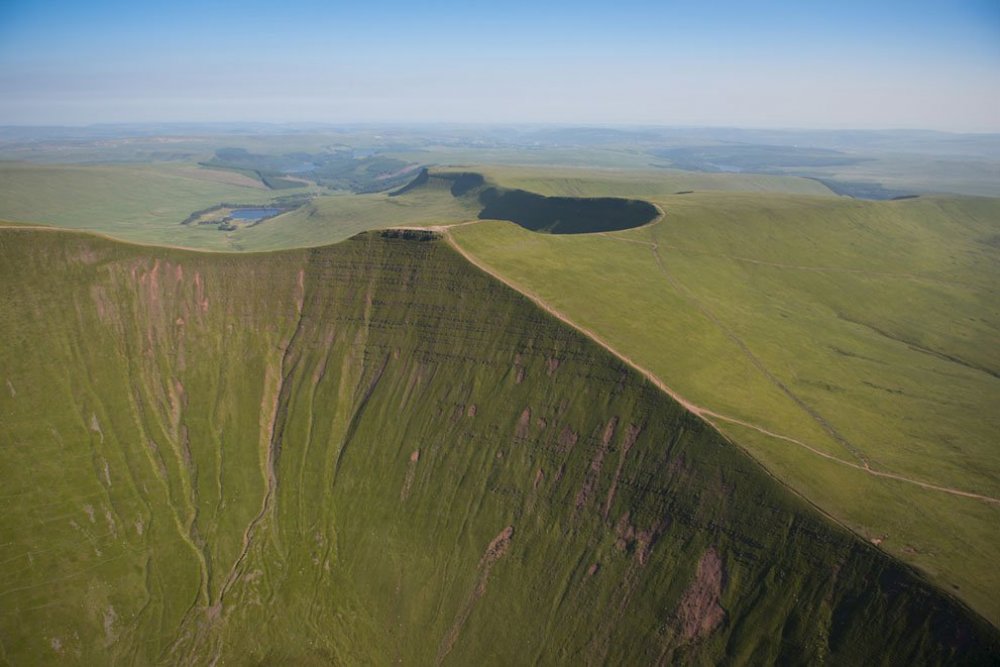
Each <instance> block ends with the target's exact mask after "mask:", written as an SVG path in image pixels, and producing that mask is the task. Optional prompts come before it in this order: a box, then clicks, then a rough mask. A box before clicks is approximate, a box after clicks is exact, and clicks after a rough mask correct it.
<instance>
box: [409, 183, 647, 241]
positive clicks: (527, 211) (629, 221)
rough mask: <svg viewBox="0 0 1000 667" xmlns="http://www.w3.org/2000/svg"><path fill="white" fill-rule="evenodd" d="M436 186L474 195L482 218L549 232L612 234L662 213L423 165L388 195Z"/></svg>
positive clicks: (638, 204)
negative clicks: (550, 194) (516, 187)
mask: <svg viewBox="0 0 1000 667" xmlns="http://www.w3.org/2000/svg"><path fill="white" fill-rule="evenodd" d="M435 182H436V183H435ZM434 185H436V186H438V187H442V186H443V187H446V188H447V189H448V191H449V192H450V193H451V195H452V196H453V197H466V196H469V197H472V196H475V197H476V198H477V200H478V202H479V205H480V206H482V209H481V210H480V211H479V216H478V217H479V219H480V220H508V221H510V222H513V223H516V224H518V225H520V226H522V227H524V228H525V229H529V230H531V231H533V232H540V233H545V234H594V233H597V232H614V231H620V230H623V229H632V228H633V227H641V226H642V225H646V224H649V223H650V222H652V221H653V220H655V219H656V217H657V216H658V215H659V209H657V208H656V207H655V206H653V205H652V204H650V203H649V202H646V201H642V200H638V199H622V198H619V197H547V196H545V195H540V194H537V193H534V192H528V191H527V190H511V189H507V188H501V187H496V186H488V185H487V183H486V179H484V178H483V176H482V175H481V174H477V173H474V172H446V173H433V174H432V173H430V172H429V171H428V170H427V169H424V170H422V171H421V172H420V174H419V175H418V176H417V177H416V178H415V179H414V180H413V181H412V182H410V183H409V184H408V185H406V186H404V187H402V188H400V189H399V190H396V191H395V192H393V193H391V195H390V196H399V195H403V194H405V193H407V192H410V191H412V190H416V189H418V188H421V187H431V186H434Z"/></svg>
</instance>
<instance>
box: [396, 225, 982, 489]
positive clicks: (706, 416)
mask: <svg viewBox="0 0 1000 667" xmlns="http://www.w3.org/2000/svg"><path fill="white" fill-rule="evenodd" d="M662 218H663V214H662V211H661V215H660V217H658V218H657V220H655V221H654V222H652V223H650V224H655V223H656V222H659V221H660V220H661V219H662ZM479 222H483V221H482V220H472V221H469V222H463V223H459V224H458V225H437V226H433V227H419V228H418V227H392V228H391V229H413V230H415V229H421V230H424V231H432V232H436V233H438V234H440V235H441V236H442V238H443V239H444V240H445V241H446V242H447V243H448V245H450V246H451V247H452V248H453V249H454V250H455V251H456V252H458V253H459V254H460V255H462V257H464V258H465V259H466V260H467V261H469V262H470V263H471V264H472V265H473V266H475V267H476V268H478V269H479V270H481V271H483V272H485V273H487V274H489V275H490V276H492V277H493V278H496V279H497V280H499V281H500V282H502V283H503V284H505V285H507V286H508V287H510V288H511V289H513V290H515V291H517V292H519V293H521V294H523V295H524V296H526V297H527V298H528V299H530V300H531V301H532V302H533V303H534V304H535V305H537V306H538V307H540V308H542V309H543V310H544V311H545V312H547V313H548V314H550V315H552V316H553V317H555V318H556V319H558V320H560V321H561V322H563V323H564V324H567V325H569V326H571V327H573V328H574V329H576V330H577V331H579V332H580V333H582V334H584V335H585V336H587V337H588V338H590V339H591V340H593V341H594V342H595V343H597V344H598V345H600V346H601V347H603V348H604V349H605V350H607V351H608V352H610V353H611V354H613V355H614V356H615V357H616V358H618V359H619V360H621V361H623V362H624V363H626V364H628V365H629V366H631V367H632V368H633V369H634V370H636V371H638V372H639V373H641V374H642V375H643V376H644V377H645V378H646V379H647V380H649V381H650V382H652V383H653V385H655V386H656V387H657V388H658V389H659V390H660V391H662V392H663V393H665V394H667V395H668V396H670V398H672V399H673V400H675V401H676V402H677V403H679V404H680V405H681V406H683V407H684V408H685V409H686V410H687V411H689V412H691V413H692V414H694V415H695V416H696V417H698V418H700V419H701V420H703V421H704V422H706V423H707V424H708V425H709V426H711V427H712V428H713V429H715V430H716V431H717V432H719V433H720V434H721V435H722V436H723V437H724V438H726V440H728V441H730V442H733V440H732V438H730V437H729V436H727V435H726V434H725V433H723V432H722V430H721V429H720V428H719V425H718V424H717V423H716V422H715V421H714V420H719V421H725V422H729V423H731V424H736V425H739V426H743V427H745V428H749V429H752V430H754V431H757V432H758V433H761V434H763V435H766V436H768V437H771V438H776V439H779V440H784V441H786V442H790V443H792V444H795V445H797V446H799V447H801V448H803V449H805V450H807V451H809V452H811V453H813V454H815V455H817V456H820V457H822V458H824V459H827V460H829V461H832V462H834V463H838V464H840V465H843V466H846V467H849V468H853V469H855V470H859V471H861V472H864V473H867V474H869V475H872V476H873V477H881V478H883V479H891V480H894V481H897V482H902V483H905V484H911V485H914V486H918V487H920V488H923V489H927V490H929V491H937V492H940V493H947V494H949V495H953V496H959V497H963V498H970V499H974V500H979V501H982V502H985V503H989V504H992V505H1000V498H996V497H993V496H988V495H985V494H980V493H975V492H972V491H964V490H962V489H956V488H952V487H948V486H942V485H939V484H933V483H931V482H926V481H923V480H919V479H913V478H911V477H906V476H904V475H899V474H896V473H893V472H888V471H882V470H876V469H873V468H872V467H871V466H869V465H868V463H867V462H863V463H855V462H853V461H848V460H846V459H842V458H840V457H837V456H833V455H832V454H828V453H826V452H824V451H822V450H820V449H817V448H815V447H813V446H811V445H809V444H807V443H805V442H802V441H801V440H797V439H796V438H792V437H790V436H787V435H782V434H780V433H775V432H773V431H769V430H767V429H765V428H764V427H762V426H759V425H757V424H752V423H750V422H746V421H743V420H741V419H737V418H735V417H730V416H727V415H723V414H720V413H718V412H715V411H713V410H710V409H708V408H706V407H704V406H701V405H697V404H696V403H693V402H691V401H690V400H688V399H686V398H684V397H683V396H682V395H681V394H679V393H678V392H677V391H675V390H674V389H672V388H671V387H670V386H668V385H667V384H666V382H664V381H663V380H662V379H660V378H659V377H658V376H657V375H656V374H655V373H653V372H652V371H650V370H649V369H647V368H644V367H643V366H641V365H639V364H638V363H636V362H635V361H634V360H632V359H631V358H630V357H628V356H627V355H625V354H623V353H622V352H620V351H619V350H617V349H616V348H614V347H613V346H612V345H611V344H610V343H609V342H607V341H606V340H604V339H603V338H601V336H599V335H598V334H597V333H596V332H594V331H593V330H591V329H588V328H587V327H584V326H582V325H580V324H578V323H577V322H575V321H573V320H572V319H571V318H570V317H569V316H567V315H566V314H564V313H562V312H561V311H559V310H557V309H556V308H555V307H553V306H552V305H551V304H549V303H548V302H547V301H545V300H544V299H542V298H541V297H540V296H539V295H537V294H535V293H534V292H532V291H531V290H528V289H526V288H524V287H522V286H521V285H519V284H517V283H516V282H514V281H513V280H511V279H509V278H508V277H506V276H504V275H503V274H501V273H499V272H498V271H496V270H495V269H493V268H492V267H490V266H488V265H487V264H485V263H484V262H482V261H481V260H479V258H477V257H475V256H474V255H473V254H472V253H470V252H468V251H467V250H465V249H464V248H462V246H461V245H460V244H459V243H458V242H457V241H456V240H455V238H454V236H452V235H451V234H450V228H451V227H458V226H465V225H472V224H477V223H479ZM642 243H645V244H647V245H648V242H642ZM734 444H735V443H734ZM737 446H738V445H737ZM740 449H742V450H743V451H744V452H747V450H746V449H745V448H743V447H740ZM747 454H748V455H750V456H751V457H752V455H751V454H750V453H749V452H747Z"/></svg>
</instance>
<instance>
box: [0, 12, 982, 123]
mask: <svg viewBox="0 0 1000 667" xmlns="http://www.w3.org/2000/svg"><path fill="white" fill-rule="evenodd" d="M230 121H262V122H279V123H281V122H290V123H294V122H327V123H358V122H371V123H383V122H385V123H400V122H463V123H517V122H525V123H559V124H605V125H632V124H637V125H674V126H731V127H732V126H738V127H768V128H770V127H786V128H834V129H839V128H871V129H890V128H907V129H936V130H948V131H958V132H998V131H1000V0H976V1H973V0H968V1H967V0H950V1H949V0H940V1H937V2H925V1H924V0H909V1H906V2H895V1H884V2H880V1H879V0H868V1H867V2H856V1H854V0H837V1H827V2H818V1H816V2H814V1H813V0H795V1H788V2H753V1H752V0H744V1H742V2H727V1H718V2H713V1H712V0H700V1H695V0H688V1H685V2H674V1H672V0H660V1H658V2H655V1H647V0H603V1H600V2H597V1H591V0H576V1H574V2H562V1H561V0H549V1H547V2H546V1H545V0H532V1H523V0H509V1H504V2H497V1H494V2H489V3H484V2H478V1H477V0H463V1H461V2H443V1H440V0H405V1H394V0H393V1H384V2H380V1H379V0H369V1H367V2H360V1H358V2H350V3H348V2H339V1H338V0H327V1H326V2H297V1H295V0H284V1H282V2H276V1H275V0H267V1H266V2H257V1H256V0H244V1H243V2H239V3H231V2H217V1H214V0H201V1H197V0H196V1H194V2H191V1H188V0H174V1H173V2H166V3H160V2H156V1H155V0H150V1H149V2H141V1H136V0H129V1H128V2H110V1H102V0H92V1H89V2H81V1H79V0H53V1H46V0H31V1H26V0H0V125H46V124H49V125H85V124H92V123H123V122H230Z"/></svg>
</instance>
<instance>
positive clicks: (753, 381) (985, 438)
mask: <svg viewBox="0 0 1000 667" xmlns="http://www.w3.org/2000/svg"><path fill="white" fill-rule="evenodd" d="M654 200H655V201H657V203H659V205H660V206H661V207H662V208H663V209H664V211H665V212H666V217H665V219H664V220H662V221H661V222H658V223H656V224H654V225H651V226H648V227H644V228H641V229H634V230H629V231H625V232H619V233H614V234H607V235H588V236H577V237H565V236H563V237H556V236H548V235H540V234H533V233H530V232H528V231H525V230H523V229H521V228H519V227H516V226H514V225H511V224H508V223H499V222H490V223H482V224H477V225H470V226H466V227H461V228H456V229H455V230H454V231H453V232H452V234H453V235H454V237H455V238H456V239H457V241H458V243H459V245H460V246H461V247H463V248H465V249H466V250H467V251H469V252H471V253H472V254H473V255H474V256H476V257H478V258H480V259H481V260H482V261H483V262H484V263H485V264H487V265H489V266H490V267H493V268H494V269H496V270H497V271H498V272H499V273H501V274H502V275H504V276H507V277H509V278H510V279H512V280H513V281H514V282H515V283H516V284H518V285H519V286H521V287H523V288H524V289H526V290H528V291H530V292H533V293H535V294H537V295H539V296H540V297H541V298H543V299H544V300H545V301H547V302H548V303H550V304H552V305H553V306H555V307H556V308H557V309H558V310H560V311H562V312H563V313H565V314H566V315H568V316H569V317H570V318H571V319H572V320H573V321H575V322H576V323H578V324H580V325H582V326H585V327H587V328H589V329H590V330H592V331H594V332H595V333H597V334H598V335H599V336H601V337H602V338H603V339H605V340H606V341H607V342H608V343H609V344H610V345H612V346H613V347H614V348H615V349H617V350H619V351H621V352H622V353H623V354H625V355H627V356H629V357H630V358H632V359H633V360H634V361H635V362H636V363H638V364H640V365H641V366H644V367H645V368H647V369H649V370H650V371H652V372H653V373H655V374H656V375H657V376H658V377H660V378H661V379H663V380H664V381H665V382H666V383H667V384H668V385H669V386H670V387H672V388H673V389H674V390H676V391H677V392H679V393H680V394H681V395H682V396H684V397H685V398H687V399H688V400H690V401H692V402H694V403H696V404H697V405H699V406H701V407H703V408H705V409H707V410H710V411H713V412H715V413H717V416H715V417H712V419H713V421H714V422H715V423H716V424H717V425H718V426H719V427H720V428H722V429H723V430H724V431H725V432H726V434H727V435H729V436H731V437H732V438H733V439H734V440H736V441H737V442H738V443H739V444H740V445H742V446H744V447H746V448H747V449H748V450H749V451H750V452H751V453H752V454H753V455H754V456H755V457H756V458H758V459H759V460H761V461H763V462H764V463H766V464H767V466H768V467H769V468H770V469H771V470H772V471H773V472H774V473H775V474H776V475H777V476H778V477H780V478H781V479H783V480H786V481H788V482H789V483H790V484H791V485H792V486H793V487H794V488H796V489H798V490H799V491H801V492H802V493H803V494H804V495H805V496H806V497H808V498H809V499H811V500H812V501H814V502H816V503H817V504H818V505H820V506H821V507H822V508H823V509H825V510H826V511H828V512H830V513H831V514H833V515H834V516H836V517H838V518H839V519H841V520H843V521H844V522H845V523H847V524H848V525H849V526H851V527H852V528H853V529H854V530H856V531H857V532H858V533H859V534H861V535H863V536H866V537H868V538H870V539H871V540H873V541H875V542H878V543H880V545H881V547H882V548H883V549H886V550H887V551H889V552H890V553H893V554H895V555H898V556H899V557H901V558H903V559H905V560H907V561H908V562H911V563H913V564H915V565H917V566H919V567H920V568H922V569H923V570H924V571H926V572H927V573H929V574H930V575H931V576H932V577H933V579H934V580H935V581H937V582H938V583H939V584H941V585H942V586H943V587H945V588H947V589H949V590H952V591H954V592H956V593H957V594H959V595H960V596H962V597H963V598H964V599H966V600H968V601H969V602H970V603H972V604H974V605H975V606H976V607H977V608H978V609H980V610H981V611H982V612H983V613H985V614H987V615H988V616H989V617H990V618H991V619H992V620H993V621H994V622H998V621H1000V602H998V600H1000V574H998V572H997V569H996V567H995V562H996V554H997V553H998V549H1000V505H998V504H997V503H996V502H991V501H989V500H988V499H987V500H984V499H976V498H971V497H968V496H962V495H956V494H955V493H949V492H948V491H954V492H965V493H970V494H980V495H983V496H988V497H990V498H994V499H995V498H998V497H1000V451H998V450H997V434H998V433H1000V413H998V411H997V410H996V406H997V405H998V404H1000V377H998V375H1000V344H998V342H1000V296H998V291H997V290H998V287H997V286H998V285H1000V256H998V255H1000V251H998V244H997V238H998V234H1000V227H998V226H997V221H998V220H1000V200H996V199H977V198H959V197H954V198H944V197H941V198H937V197H931V198H920V199H915V200H905V201H898V202H880V203H876V202H861V201H854V200H847V199H842V198H830V197H801V196H779V195H773V194H771V195H766V196H764V195H753V194H737V193H698V192H696V193H693V194H688V195H682V196H673V197H658V198H654ZM734 420H738V421H741V422H745V424H743V425H740V424H738V423H735V422H734ZM747 424H749V425H750V426H752V427H757V429H756V430H755V429H754V428H750V427H748V426H747ZM761 429H763V431H767V432H769V433H770V434H771V435H768V434H766V433H763V432H762V431H761ZM775 434H776V435H777V436H783V437H775ZM787 438H792V439H794V440H797V441H798V442H792V441H790V440H788V439H787ZM809 448H812V449H813V450H815V451H810V449H809ZM866 467H868V468H870V471H875V472H877V473H887V474H893V475H898V476H900V477H904V478H906V480H899V479H890V478H887V477H884V476H883V477H879V476H875V475H872V474H871V472H870V471H869V470H866ZM920 484H923V485H924V486H921V485H920ZM928 485H929V486H937V487H946V488H947V490H940V489H932V488H928Z"/></svg>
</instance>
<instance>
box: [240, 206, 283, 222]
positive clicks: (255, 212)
mask: <svg viewBox="0 0 1000 667" xmlns="http://www.w3.org/2000/svg"><path fill="white" fill-rule="evenodd" d="M281 211H282V209H280V208H236V209H233V212H232V213H230V214H229V217H230V218H232V219H233V220H263V219H264V218H270V217H272V216H275V215H278V214H279V213H281Z"/></svg>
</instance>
